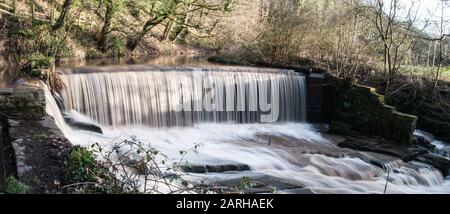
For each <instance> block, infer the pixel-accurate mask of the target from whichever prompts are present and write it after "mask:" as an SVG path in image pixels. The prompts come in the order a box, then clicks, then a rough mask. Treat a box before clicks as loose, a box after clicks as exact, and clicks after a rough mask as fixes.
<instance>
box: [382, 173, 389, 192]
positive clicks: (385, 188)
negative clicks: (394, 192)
mask: <svg viewBox="0 0 450 214" xmlns="http://www.w3.org/2000/svg"><path fill="white" fill-rule="evenodd" d="M390 172H391V170H388V174H387V177H386V185H384V192H383V194H386V190H387V186H388V183H389V173H390Z"/></svg>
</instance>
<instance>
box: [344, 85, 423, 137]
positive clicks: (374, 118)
mask: <svg viewBox="0 0 450 214" xmlns="http://www.w3.org/2000/svg"><path fill="white" fill-rule="evenodd" d="M338 94H339V97H338V105H337V106H338V110H337V112H338V113H337V118H336V120H339V121H342V122H346V123H348V124H351V126H352V129H353V130H354V131H358V132H362V133H365V134H370V135H379V136H382V137H384V138H386V139H389V140H393V141H395V142H398V143H403V144H410V143H412V142H413V131H414V129H415V127H416V121H417V117H416V116H413V115H408V114H403V113H400V112H398V111H396V110H395V108H394V107H393V106H389V105H386V104H384V96H382V95H380V94H378V93H377V92H376V90H375V89H374V88H370V87H365V86H349V85H344V86H342V87H341V88H340V89H339V91H338Z"/></svg>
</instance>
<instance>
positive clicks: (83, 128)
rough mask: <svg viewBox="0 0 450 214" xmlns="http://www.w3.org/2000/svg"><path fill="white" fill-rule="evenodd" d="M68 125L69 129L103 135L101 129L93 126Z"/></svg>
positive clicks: (72, 123)
mask: <svg viewBox="0 0 450 214" xmlns="http://www.w3.org/2000/svg"><path fill="white" fill-rule="evenodd" d="M69 125H70V126H71V127H73V128H74V129H78V130H85V131H90V132H96V133H99V134H103V131H102V128H100V127H98V126H96V125H94V124H89V123H82V122H71V123H69Z"/></svg>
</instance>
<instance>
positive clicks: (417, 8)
mask: <svg viewBox="0 0 450 214" xmlns="http://www.w3.org/2000/svg"><path fill="white" fill-rule="evenodd" d="M391 1H393V0H384V2H385V5H390V3H391ZM399 1H400V3H399V4H400V7H401V10H400V12H401V13H399V14H400V16H403V17H406V15H407V11H408V10H409V9H410V8H411V6H412V7H413V10H414V12H413V14H415V12H417V16H418V17H417V22H416V26H417V27H418V28H419V29H422V28H423V27H424V26H427V27H426V28H425V31H427V32H429V33H434V34H437V33H438V32H439V28H438V26H437V25H436V23H438V22H439V21H440V19H441V6H442V4H443V3H442V2H441V0H399ZM445 1H446V4H445V3H444V20H446V23H445V24H444V29H445V32H446V33H449V32H450V0H445ZM388 9H389V7H388V6H387V8H386V9H385V10H388ZM427 20H428V21H429V22H428V23H429V24H428V25H427V24H426V23H427V22H426V21H427Z"/></svg>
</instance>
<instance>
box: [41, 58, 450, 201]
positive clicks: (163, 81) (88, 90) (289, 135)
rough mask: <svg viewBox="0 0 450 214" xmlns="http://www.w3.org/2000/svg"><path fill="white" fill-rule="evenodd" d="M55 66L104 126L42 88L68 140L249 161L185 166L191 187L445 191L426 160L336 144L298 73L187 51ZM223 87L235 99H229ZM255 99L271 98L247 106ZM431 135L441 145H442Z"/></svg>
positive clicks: (70, 95)
mask: <svg viewBox="0 0 450 214" xmlns="http://www.w3.org/2000/svg"><path fill="white" fill-rule="evenodd" d="M119 64H121V63H120V62H119ZM60 70H61V71H62V72H63V73H64V75H63V79H64V81H65V84H66V89H65V90H64V91H63V93H61V97H62V98H61V99H62V102H63V103H64V106H65V107H64V111H65V112H67V113H66V114H68V115H70V117H71V118H72V119H74V120H76V121H82V122H85V123H92V124H96V125H98V126H100V127H101V128H102V130H103V134H98V133H94V132H88V131H82V130H75V129H73V128H71V127H70V126H69V125H68V124H66V123H65V121H64V118H63V117H62V115H61V110H60V108H59V107H58V106H57V104H56V101H55V99H54V98H53V96H52V95H51V94H50V93H49V92H48V91H47V92H46V93H47V94H46V97H47V101H48V104H47V112H48V113H49V114H50V115H52V116H53V117H54V118H55V120H56V122H57V124H58V126H59V127H60V128H61V129H62V131H63V132H64V133H65V135H66V136H67V137H68V138H69V140H70V141H71V142H72V143H74V144H79V145H83V146H90V145H92V144H93V143H99V144H100V145H103V146H105V147H108V145H109V146H112V145H113V143H114V142H120V141H121V140H125V139H134V140H138V141H139V142H142V143H143V144H145V145H147V146H151V147H152V148H156V149H157V150H159V151H160V152H161V153H162V154H164V155H165V157H166V158H167V162H169V163H177V162H181V161H182V162H183V164H186V165H190V166H225V165H235V166H248V168H245V167H244V169H240V170H230V171H223V172H188V173H184V174H183V175H182V176H183V177H184V178H185V179H187V180H188V181H189V182H190V183H192V185H199V184H216V183H227V181H231V180H239V179H240V178H242V177H249V178H250V179H254V180H264V181H267V180H269V183H268V185H270V181H272V182H273V183H274V185H275V183H277V184H276V185H275V186H276V187H278V190H277V192H279V193H298V191H297V192H296V189H297V190H298V189H301V188H302V189H307V190H309V191H311V192H312V193H376V194H382V193H384V192H386V193H450V180H449V179H448V178H444V177H443V176H442V174H441V173H440V172H439V171H438V170H436V169H435V168H433V167H431V166H429V165H426V164H423V163H418V162H408V163H405V162H403V161H401V160H399V159H397V158H393V157H390V156H386V155H381V154H374V153H368V152H366V153H365V152H358V151H354V150H351V149H344V148H340V147H338V146H337V143H338V141H339V137H337V136H332V135H328V134H324V133H321V132H319V131H318V130H316V129H315V127H314V126H313V125H311V124H308V123H306V122H305V121H306V118H305V117H306V116H305V115H306V114H305V111H306V104H305V99H306V97H305V96H306V87H305V84H306V83H305V78H304V76H303V75H301V74H295V73H293V72H291V71H287V70H275V69H264V68H250V67H234V66H212V65H210V64H209V63H207V62H205V61H199V60H198V59H192V58H160V59H155V60H153V61H150V62H148V61H147V62H145V63H144V64H140V65H113V66H111V65H109V66H104V65H101V66H99V65H96V66H87V67H86V66H83V67H73V68H70V67H65V68H60ZM208 81H210V82H208ZM206 85H208V87H206V88H205V86H206ZM211 85H213V86H214V87H211ZM197 89H198V90H197ZM208 95H212V96H210V97H208ZM229 95H235V96H236V97H234V98H230V99H228V96H229ZM205 97H207V99H205ZM205 100H207V101H205ZM195 103H199V106H202V105H201V104H204V105H205V103H206V104H212V107H214V108H212V109H206V110H205V109H204V108H202V109H197V110H193V109H184V108H182V107H187V108H194V107H195V106H196V104H195ZM239 103H241V104H242V105H243V107H242V109H239V108H240V107H239ZM254 103H256V105H259V104H261V103H264V104H274V103H275V104H276V105H272V106H271V105H266V106H265V107H264V108H263V107H261V106H256V107H252V106H253V105H254ZM203 107H205V106H203ZM218 107H222V109H220V108H218ZM266 107H267V108H266ZM180 108H182V110H180ZM252 108H254V109H252ZM268 109H270V110H268ZM274 112H277V114H276V115H275V116H276V117H275V116H274V114H272V115H271V116H268V117H267V118H265V119H268V120H270V121H262V119H261V116H262V115H270V114H271V113H274ZM433 142H434V143H435V144H436V145H437V147H438V149H439V148H441V150H445V149H446V148H448V147H446V145H445V143H443V142H436V141H433ZM441 150H439V151H441ZM441 152H442V151H441ZM442 154H443V155H444V156H445V153H443V152H442ZM446 155H447V157H448V153H446ZM371 160H376V161H377V162H382V163H383V167H378V166H375V165H372V164H371V163H370V161H371ZM388 172H389V175H388ZM267 178H270V179H267ZM279 183H282V185H280V184H279ZM162 192H164V191H162Z"/></svg>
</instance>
